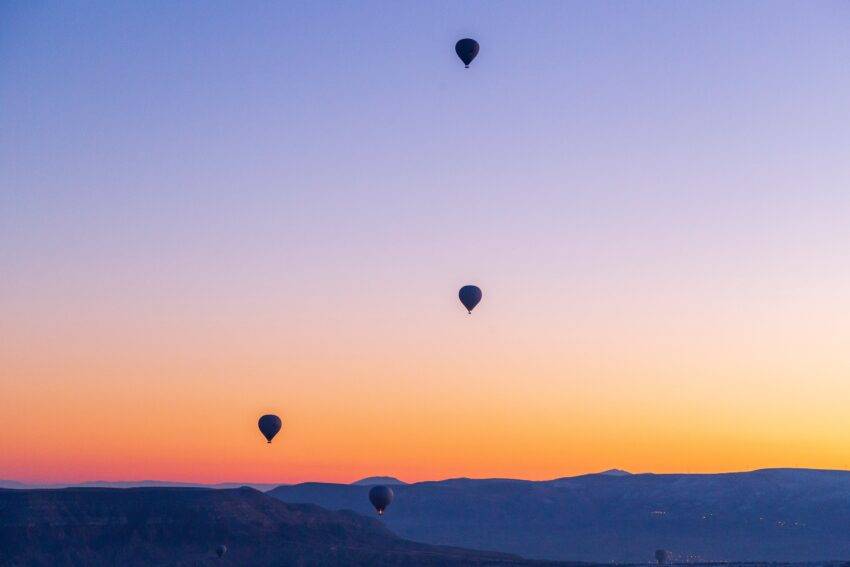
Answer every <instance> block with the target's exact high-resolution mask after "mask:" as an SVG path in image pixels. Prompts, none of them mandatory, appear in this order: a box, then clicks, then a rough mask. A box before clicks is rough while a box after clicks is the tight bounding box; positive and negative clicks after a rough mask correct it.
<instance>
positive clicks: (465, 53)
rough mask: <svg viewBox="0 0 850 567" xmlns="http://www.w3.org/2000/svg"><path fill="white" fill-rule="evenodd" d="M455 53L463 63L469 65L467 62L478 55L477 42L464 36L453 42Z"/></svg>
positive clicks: (470, 61)
mask: <svg viewBox="0 0 850 567" xmlns="http://www.w3.org/2000/svg"><path fill="white" fill-rule="evenodd" d="M455 53H457V56H458V57H460V60H461V61H463V64H464V65H466V66H467V67H469V64H470V63H472V60H473V59H475V56H476V55H478V42H477V41H475V40H474V39H469V38H468V37H467V38H464V39H462V40H460V41H459V42H457V43H456V44H455Z"/></svg>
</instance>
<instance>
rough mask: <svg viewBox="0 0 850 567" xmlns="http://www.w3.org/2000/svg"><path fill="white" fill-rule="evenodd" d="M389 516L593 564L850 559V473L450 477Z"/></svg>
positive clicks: (302, 492)
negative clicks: (662, 553)
mask: <svg viewBox="0 0 850 567" xmlns="http://www.w3.org/2000/svg"><path fill="white" fill-rule="evenodd" d="M393 490H394V491H395V500H394V502H393V504H392V506H391V507H390V508H389V509H388V510H387V512H386V514H385V515H384V521H385V522H386V524H387V526H388V527H390V529H392V530H393V531H395V532H396V533H398V534H399V535H401V536H402V537H407V538H410V539H414V540H417V541H424V542H428V543H433V544H441V545H461V543H462V544H463V545H465V546H468V547H475V548H480V549H496V550H499V551H504V552H510V553H517V554H519V555H522V556H525V557H536V558H542V559H554V560H580V561H593V562H609V561H615V562H642V561H649V560H651V557H652V555H651V554H652V552H653V550H655V549H669V550H671V551H673V552H674V559H677V560H686V559H687V560H690V561H694V560H697V559H700V560H705V561H809V560H829V559H842V558H850V540H847V538H846V537H845V535H844V534H846V533H850V471H844V470H837V469H793V468H774V469H756V470H753V471H747V472H733V473H701V474H687V473H669V474H667V473H665V474H652V473H639V474H630V475H613V476H612V475H605V474H599V473H596V474H589V475H580V476H575V477H562V478H557V479H552V480H545V481H523V480H513V479H463V478H461V479H447V480H444V481H427V482H420V483H412V484H408V485H403V486H399V487H393ZM269 495H271V496H274V497H276V498H280V499H282V500H284V501H287V502H311V503H315V504H319V505H321V506H323V507H326V508H329V509H340V508H345V509H350V510H354V511H356V512H359V513H362V514H370V513H372V510H371V508H370V506H369V503H368V499H367V497H366V492H365V491H364V489H363V487H357V486H350V485H334V484H323V483H305V484H299V485H292V486H287V487H278V488H276V489H274V490H272V491H270V492H269Z"/></svg>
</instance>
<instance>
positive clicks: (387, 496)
mask: <svg viewBox="0 0 850 567" xmlns="http://www.w3.org/2000/svg"><path fill="white" fill-rule="evenodd" d="M394 496H395V494H393V489H392V488H390V487H389V486H383V485H378V486H373V487H372V489H371V490H370V491H369V502H371V503H372V506H374V507H375V510H377V511H378V515H379V516H380V515H382V514H383V513H384V510H386V509H387V506H389V505H390V504H391V503H392V501H393V497H394Z"/></svg>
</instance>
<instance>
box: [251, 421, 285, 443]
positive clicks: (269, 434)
mask: <svg viewBox="0 0 850 567" xmlns="http://www.w3.org/2000/svg"><path fill="white" fill-rule="evenodd" d="M257 425H258V426H259V427H260V432H261V433H262V434H263V436H264V437H265V438H266V440H267V441H268V442H269V443H271V442H272V439H274V436H275V435H277V432H278V431H280V428H281V426H282V425H283V422H282V421H280V418H279V417H278V416H276V415H264V416H263V417H261V418H260V421H258V422H257Z"/></svg>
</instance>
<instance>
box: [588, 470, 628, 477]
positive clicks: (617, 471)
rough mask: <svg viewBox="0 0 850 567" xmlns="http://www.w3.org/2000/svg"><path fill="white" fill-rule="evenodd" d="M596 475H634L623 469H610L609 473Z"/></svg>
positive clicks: (604, 472)
mask: <svg viewBox="0 0 850 567" xmlns="http://www.w3.org/2000/svg"><path fill="white" fill-rule="evenodd" d="M596 474H603V475H605V476H629V475H630V474H632V473H630V472H629V471H624V470H621V469H608V470H607V471H602V472H601V473H596Z"/></svg>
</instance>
